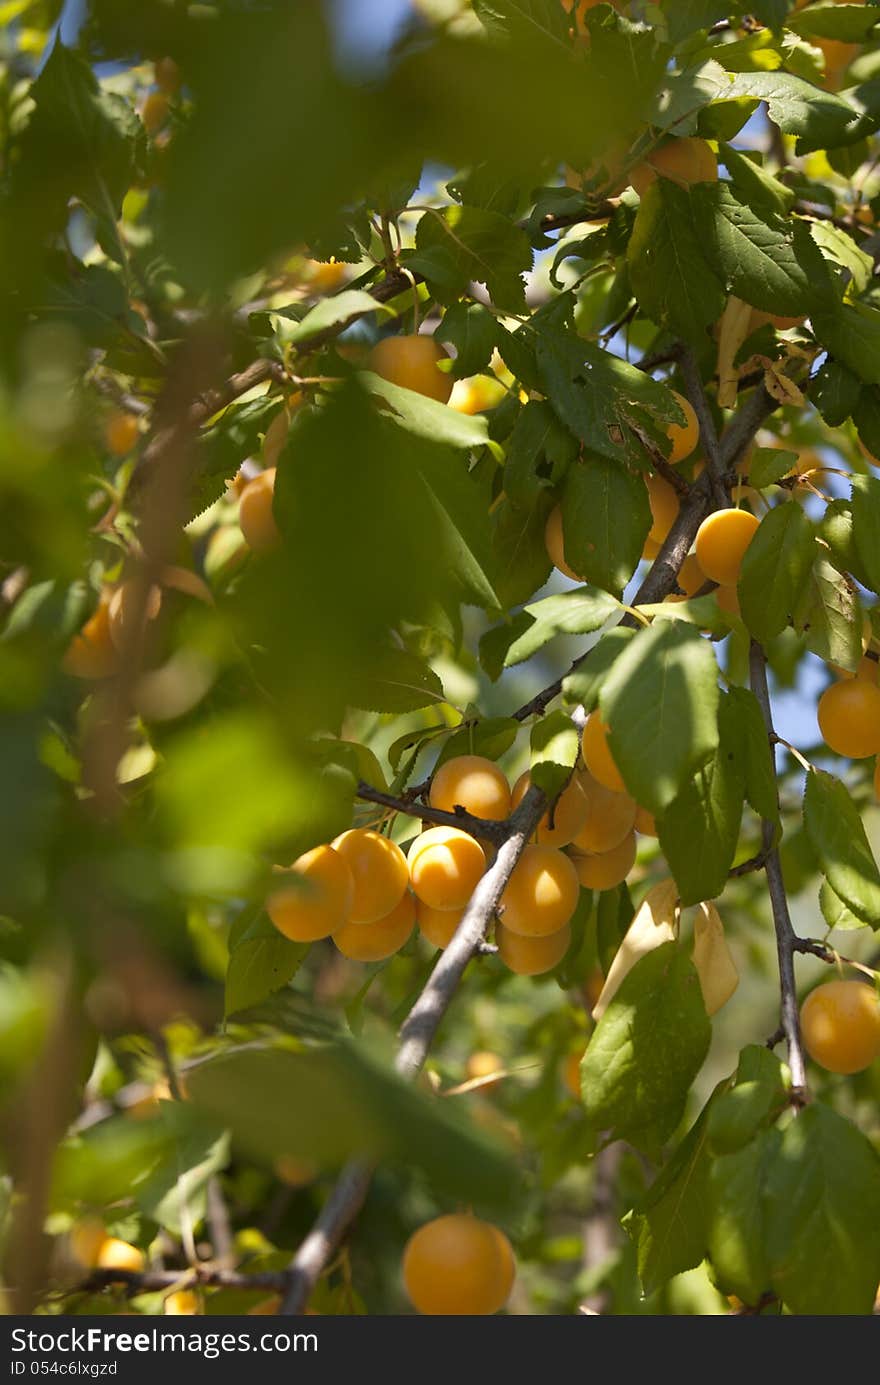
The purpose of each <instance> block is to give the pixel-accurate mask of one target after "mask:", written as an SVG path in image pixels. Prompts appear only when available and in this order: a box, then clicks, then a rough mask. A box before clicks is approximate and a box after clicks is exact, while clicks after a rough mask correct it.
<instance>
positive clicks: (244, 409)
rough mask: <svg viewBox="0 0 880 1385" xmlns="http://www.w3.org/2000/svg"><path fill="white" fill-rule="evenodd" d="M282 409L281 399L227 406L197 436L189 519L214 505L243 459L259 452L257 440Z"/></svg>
mask: <svg viewBox="0 0 880 1385" xmlns="http://www.w3.org/2000/svg"><path fill="white" fill-rule="evenodd" d="M281 406H282V398H281V395H279V394H276V395H266V396H264V397H263V398H262V399H251V400H249V401H248V402H247V403H246V404H230V406H229V408H228V409H225V410H224V411H223V413H222V414H221V415H220V417H219V418H218V419H217V421H216V423H212V424H211V426H210V428H204V429H203V430H202V432H201V433H200V434H199V441H198V469H197V473H196V481H195V484H194V487H193V495H192V500H191V503H190V517H193V516H194V515H196V514H198V513H199V512H200V511H202V510H204V509H206V508H207V507H208V506H209V505H213V503H214V502H215V501H216V500H219V499H220V497H221V496H222V495H223V493H224V491H225V490H226V485H227V482H228V481H231V480H232V478H233V476H234V475H235V473H236V472H237V471H238V468H239V467H240V466H241V464H242V462H243V461H244V460H245V458H246V457H251V456H253V455H254V454H255V453H257V452H258V451H259V447H260V437H261V436H262V434H264V433H265V432H266V430H267V428H268V427H269V425H270V424H271V422H272V420H273V418H275V416H276V414H277V413H278V411H279V410H280V408H281Z"/></svg>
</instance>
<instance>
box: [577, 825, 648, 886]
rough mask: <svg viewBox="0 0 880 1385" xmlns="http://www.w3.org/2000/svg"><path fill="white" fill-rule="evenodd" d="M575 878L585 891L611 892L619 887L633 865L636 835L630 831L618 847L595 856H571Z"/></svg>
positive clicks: (578, 853) (578, 854)
mask: <svg viewBox="0 0 880 1385" xmlns="http://www.w3.org/2000/svg"><path fill="white" fill-rule="evenodd" d="M571 859H572V861H573V862H574V868H575V870H576V871H577V877H578V880H579V881H580V883H581V885H582V886H583V888H584V889H585V890H613V889H614V887H615V886H616V885H620V884H621V883H622V882H623V881H624V880H625V879H626V877H627V876H628V875H629V873H630V871H631V870H632V868H633V865H634V864H635V859H636V834H635V832H634V831H630V832H629V833H628V834H627V835H626V836H625V837H624V839H623V841H622V842H620V844H619V845H618V846H615V847H612V849H611V850H610V851H603V852H601V854H598V855H595V856H582V855H581V854H580V852H577V853H575V852H572V856H571Z"/></svg>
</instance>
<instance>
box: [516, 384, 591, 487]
mask: <svg viewBox="0 0 880 1385" xmlns="http://www.w3.org/2000/svg"><path fill="white" fill-rule="evenodd" d="M577 452H578V444H577V439H576V438H574V437H572V435H571V433H570V432H569V431H568V429H567V428H566V427H565V425H564V424H563V423H561V422H560V421H559V418H558V417H557V415H556V413H555V412H554V410H553V408H552V406H551V405H550V404H548V403H547V402H546V401H544V400H532V401H530V402H529V403H528V404H527V405H526V406H525V408H524V409H523V410H522V412H521V413H520V415H519V417H518V418H517V420H516V423H515V424H514V428H513V432H512V433H511V435H510V439H509V441H508V444H507V461H506V462H505V464H504V490H505V492H506V494H507V495H508V496H509V497H510V499H511V500H512V501H513V503H514V505H520V506H523V507H527V506H530V505H532V504H533V503H534V501H535V499H536V497H537V496H538V495H539V493H540V492H541V491H544V490H547V489H548V488H550V487H552V486H554V485H558V484H559V482H560V481H561V480H562V478H563V476H564V475H565V473H566V471H567V470H568V468H569V466H570V465H571V463H572V462H573V461H574V459H575V457H576V456H577Z"/></svg>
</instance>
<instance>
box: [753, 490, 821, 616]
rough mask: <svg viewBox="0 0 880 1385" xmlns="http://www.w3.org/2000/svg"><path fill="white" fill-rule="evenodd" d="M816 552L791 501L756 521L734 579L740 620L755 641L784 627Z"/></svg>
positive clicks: (804, 521) (810, 533) (809, 532)
mask: <svg viewBox="0 0 880 1385" xmlns="http://www.w3.org/2000/svg"><path fill="white" fill-rule="evenodd" d="M815 554H816V539H815V534H814V532H813V526H812V524H811V523H810V520H809V519H808V518H807V516H806V515H805V514H804V511H803V510H802V509H801V507H800V506H799V505H798V504H796V503H795V502H794V501H790V502H788V503H787V504H783V505H777V506H776V507H775V509H772V510H771V511H770V512H769V514H766V515H765V516H764V518H763V519H762V520H761V523H760V525H759V526H758V528H757V530H756V531H755V535H754V538H753V539H752V541H751V543H750V544H749V546H748V548H747V549H746V553H745V558H744V559H743V565H742V573H741V576H740V579H739V600H740V609H741V610H742V617H743V620H744V621H745V623H746V625H747V626H748V629H749V631H750V632H751V634H752V635H754V637H755V639H756V640H760V641H761V642H762V643H766V642H767V641H768V640H771V639H773V637H774V635H779V634H781V633H782V631H783V630H784V629H785V627H786V625H788V624H789V622H790V621H791V618H792V615H793V613H794V609H795V606H796V605H797V601H798V598H799V597H800V595H801V592H802V591H803V585H804V583H805V581H806V580H807V574H808V573H809V571H810V568H811V566H812V564H813V559H814V557H815Z"/></svg>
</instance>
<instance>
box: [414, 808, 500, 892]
mask: <svg viewBox="0 0 880 1385" xmlns="http://www.w3.org/2000/svg"><path fill="white" fill-rule="evenodd" d="M485 869H486V853H485V852H484V850H483V848H482V847H481V846H480V843H479V842H478V841H476V840H475V838H473V837H470V836H468V834H467V832H462V831H460V830H459V829H458V828H457V827H429V828H428V830H427V832H422V833H421V834H420V835H419V836H418V837H416V839H415V841H414V842H413V844H412V846H411V847H410V849H409V873H410V880H411V882H412V887H413V891H414V893H415V894H416V895H418V897H419V899H420V900H421V901H422V902H423V903H424V904H427V905H428V906H429V908H431V909H463V908H464V907H465V905H466V904H467V902H468V900H469V899H470V897H471V895H472V894H473V892H474V889H475V888H476V885H477V882H478V881H479V879H480V878H481V876H482V875H483V872H484V871H485Z"/></svg>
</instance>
